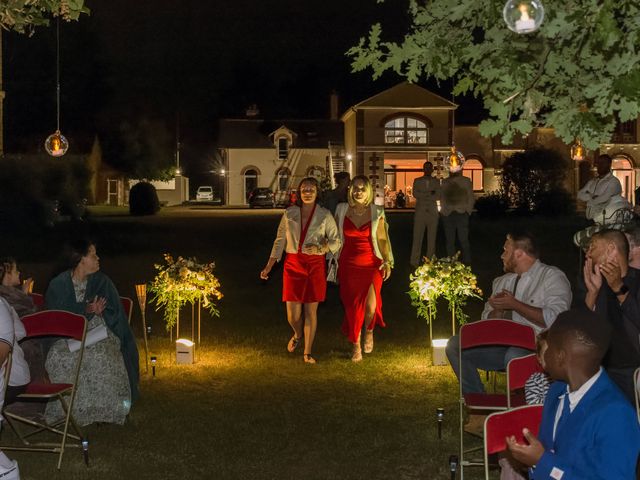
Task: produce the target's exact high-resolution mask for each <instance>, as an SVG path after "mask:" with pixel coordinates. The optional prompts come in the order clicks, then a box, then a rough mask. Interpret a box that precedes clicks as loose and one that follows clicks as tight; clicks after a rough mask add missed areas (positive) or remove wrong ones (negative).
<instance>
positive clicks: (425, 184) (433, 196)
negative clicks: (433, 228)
mask: <svg viewBox="0 0 640 480" xmlns="http://www.w3.org/2000/svg"><path fill="white" fill-rule="evenodd" d="M411 194H412V195H413V196H414V198H415V199H416V211H420V210H424V211H430V212H435V213H437V212H438V204H437V201H438V200H440V180H438V179H437V178H433V177H428V176H426V175H424V176H422V177H418V178H416V179H415V180H414V181H413V190H412V191H411Z"/></svg>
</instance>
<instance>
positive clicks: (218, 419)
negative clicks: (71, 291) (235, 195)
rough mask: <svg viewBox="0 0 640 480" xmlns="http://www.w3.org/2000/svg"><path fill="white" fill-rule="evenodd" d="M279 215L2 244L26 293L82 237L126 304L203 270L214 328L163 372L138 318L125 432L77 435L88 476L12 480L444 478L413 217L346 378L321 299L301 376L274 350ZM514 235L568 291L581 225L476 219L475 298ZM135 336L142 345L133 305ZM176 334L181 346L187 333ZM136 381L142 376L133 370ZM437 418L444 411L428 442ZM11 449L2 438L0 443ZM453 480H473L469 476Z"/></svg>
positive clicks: (134, 226) (68, 459)
mask: <svg viewBox="0 0 640 480" xmlns="http://www.w3.org/2000/svg"><path fill="white" fill-rule="evenodd" d="M278 216H279V212H274V211H272V210H265V211H258V212H254V211H242V210H229V211H226V210H220V209H210V210H207V209H188V208H176V209H164V210H163V211H162V213H161V214H160V215H158V216H155V217H150V218H131V217H129V216H127V215H122V212H118V211H116V210H103V211H95V212H94V214H93V215H92V217H91V220H90V221H89V222H84V223H80V224H62V225H59V226H58V227H56V229H55V230H52V231H48V232H44V233H37V234H36V233H34V232H30V233H29V232H27V233H15V232H14V234H13V235H11V236H8V235H6V234H5V235H2V237H1V238H0V247H1V252H2V254H9V255H13V256H16V257H17V258H18V260H19V261H20V262H21V264H22V266H23V271H25V272H26V273H27V274H30V275H33V276H34V278H35V280H36V287H35V289H36V291H43V290H44V288H45V285H46V283H47V279H48V278H49V277H50V275H51V272H52V270H53V265H54V263H55V260H56V257H57V254H58V252H59V251H60V246H61V245H62V243H63V242H64V240H65V238H68V237H69V236H70V235H78V234H90V235H91V236H92V237H93V238H95V239H96V241H97V244H98V253H99V255H100V257H101V266H102V270H103V271H104V272H105V273H107V274H108V275H110V276H111V278H112V279H113V280H114V282H115V283H116V285H117V286H118V288H119V289H120V291H121V294H122V295H128V296H131V297H135V294H134V287H133V286H134V284H136V283H140V282H145V281H149V280H151V279H152V278H153V275H154V268H153V264H154V263H159V262H161V261H162V254H163V253H164V252H168V253H172V254H173V255H175V256H177V255H183V256H196V257H197V258H198V259H199V260H200V261H211V260H214V261H215V262H216V265H217V268H216V271H217V274H218V275H219V277H220V279H221V282H222V288H223V292H224V294H225V297H224V298H223V300H222V301H221V302H220V311H221V317H220V318H214V319H210V318H209V317H208V316H207V315H205V314H203V341H202V345H201V348H200V349H199V351H198V361H197V363H196V364H195V365H192V366H176V365H174V356H173V352H174V347H173V346H172V345H171V343H170V341H169V337H168V334H167V333H166V332H165V331H164V329H163V327H162V323H161V314H160V313H158V312H155V311H154V310H153V308H148V315H147V317H148V321H149V323H150V324H151V325H152V330H153V333H152V338H151V343H150V348H151V351H152V352H153V354H155V355H157V356H158V366H157V372H156V376H155V377H152V376H151V375H150V374H146V375H145V374H144V373H143V375H142V379H141V392H142V398H141V400H140V401H139V402H138V403H137V404H136V405H134V408H133V411H132V413H131V415H130V417H129V419H128V421H127V423H126V425H125V426H123V427H118V426H112V425H102V426H95V425H94V426H91V427H89V428H88V429H87V433H88V436H89V439H90V451H91V462H90V465H89V467H85V465H84V464H83V462H82V457H81V455H80V454H79V453H78V452H77V451H76V450H70V451H69V452H68V453H67V454H66V455H65V460H64V463H63V469H62V471H61V472H60V473H54V470H55V458H54V456H53V455H47V454H42V455H36V456H34V455H31V456H28V457H27V456H25V455H24V454H20V453H14V452H9V455H10V456H14V457H15V458H17V459H18V461H19V463H20V467H21V471H22V478H24V479H45V478H47V479H48V478H55V479H58V478H59V479H109V478H125V479H129V478H136V479H152V478H153V479H156V478H164V479H174V478H175V479H178V478H196V479H209V478H211V479H298V478H300V479H305V480H315V479H327V478H341V479H360V478H375V479H387V478H388V479H414V478H415V479H417V478H421V479H432V478H450V477H449V471H448V457H449V455H450V454H452V453H457V443H458V433H457V432H458V421H457V382H456V380H455V377H454V376H453V374H452V373H451V370H450V369H449V368H448V367H434V366H431V363H430V356H429V351H428V348H427V347H428V345H427V332H428V327H427V325H426V324H425V322H424V321H422V320H418V319H416V316H415V311H414V310H413V309H412V307H411V305H410V304H409V298H408V296H407V294H406V291H407V289H408V275H409V267H408V258H409V249H410V247H411V245H410V243H411V222H412V216H411V214H409V213H408V212H400V213H392V214H390V232H391V240H392V244H393V248H394V253H395V256H396V269H395V270H394V272H393V275H392V278H391V279H390V280H389V282H388V283H387V284H386V285H385V287H384V289H383V301H384V314H385V321H386V322H387V325H388V327H387V328H386V329H384V330H380V331H377V334H376V345H375V350H374V353H373V354H371V355H367V356H365V359H364V361H363V362H361V363H360V364H352V363H351V362H350V361H349V360H348V356H349V345H348V344H347V343H346V341H345V340H344V339H343V338H342V337H341V335H340V334H339V326H340V322H341V316H342V312H341V308H340V304H339V300H338V297H337V291H336V289H335V288H331V289H330V290H329V294H328V299H327V301H326V302H325V304H324V305H322V306H321V309H320V311H319V318H320V321H319V329H318V335H317V337H316V338H317V340H316V346H315V354H316V358H317V359H318V364H317V365H315V366H309V365H305V364H304V363H303V362H302V355H301V352H299V353H297V354H294V355H290V354H288V353H287V352H286V350H285V347H286V343H287V341H288V339H289V337H290V334H291V332H290V329H289V327H288V325H287V322H286V318H285V313H284V307H283V305H282V303H281V302H280V294H281V280H282V278H281V270H277V271H276V272H275V273H274V274H273V276H272V278H271V279H270V280H269V281H268V282H262V281H261V280H259V278H258V273H259V271H260V269H261V268H262V267H263V265H264V263H265V262H266V260H267V256H268V254H269V251H270V248H271V242H272V241H273V236H274V235H275V230H276V227H277V222H278ZM512 224H514V225H520V226H523V225H524V226H527V227H529V228H530V229H531V230H532V231H533V232H534V233H537V234H538V235H540V237H541V244H542V251H543V260H544V261H546V262H547V263H551V264H555V265H557V266H559V267H561V268H562V269H563V270H565V272H566V273H567V275H568V277H569V279H570V280H571V281H572V283H575V282H574V280H575V278H576V274H577V267H578V262H579V256H578V251H577V249H576V248H575V247H573V245H572V244H571V236H572V234H573V233H574V232H575V230H577V229H579V228H581V227H582V225H583V221H582V220H581V219H578V218H573V217H572V218H559V219H543V218H514V219H509V220H507V219H504V220H502V221H480V220H477V219H474V220H473V222H472V228H471V237H472V243H473V269H474V271H475V272H476V273H477V274H478V276H479V279H480V286H481V288H483V290H484V291H489V290H490V285H491V280H492V278H493V277H495V276H496V275H498V274H499V273H500V271H501V263H500V261H499V258H498V257H499V255H500V253H501V248H502V243H503V240H504V234H505V233H506V231H507V230H508V228H509V225H512ZM439 246H443V242H442V239H440V241H439ZM439 253H444V252H439ZM481 307H482V303H481V302H471V303H470V304H469V306H468V308H467V313H469V314H470V315H471V316H472V317H477V316H478V315H479V312H480V310H481ZM188 313H189V312H187V311H185V313H184V315H183V320H187V319H188V316H189V315H188ZM449 318H450V317H449V314H448V312H447V311H446V307H444V306H443V307H442V308H441V310H440V317H439V318H438V320H437V323H436V325H435V332H436V335H437V336H446V335H447V334H448V332H449V328H450V321H449ZM189 320H190V319H189ZM183 323H188V324H190V321H186V322H183ZM133 324H134V330H135V332H136V335H137V336H138V337H140V334H141V329H140V315H139V311H138V309H137V306H136V310H135V311H134V319H133ZM189 327H190V325H189V326H187V329H186V330H183V331H182V332H181V333H183V335H184V334H187V335H188V334H189ZM140 346H141V343H140ZM140 351H141V352H143V350H142V348H141V349H140ZM141 367H142V369H143V372H144V362H141ZM437 407H443V408H445V412H446V413H445V421H444V429H443V438H442V440H438V437H437V422H436V416H435V410H436V408H437ZM11 437H12V434H11V433H10V432H9V431H8V430H6V429H5V430H4V431H3V442H4V441H9V440H11ZM467 473H468V475H467V478H480V477H481V472H480V471H479V470H478V469H475V470H473V469H469V470H467Z"/></svg>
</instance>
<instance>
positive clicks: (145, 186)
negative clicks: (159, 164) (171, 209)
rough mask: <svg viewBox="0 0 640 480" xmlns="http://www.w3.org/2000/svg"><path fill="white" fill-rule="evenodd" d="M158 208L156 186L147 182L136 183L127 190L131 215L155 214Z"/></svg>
mask: <svg viewBox="0 0 640 480" xmlns="http://www.w3.org/2000/svg"><path fill="white" fill-rule="evenodd" d="M158 210H160V201H159V200H158V193H157V192H156V187H154V186H153V185H151V184H150V183H149V182H140V183H136V184H135V185H134V186H133V187H131V190H130V191H129V213H130V214H131V215H155V214H156V213H157V212H158Z"/></svg>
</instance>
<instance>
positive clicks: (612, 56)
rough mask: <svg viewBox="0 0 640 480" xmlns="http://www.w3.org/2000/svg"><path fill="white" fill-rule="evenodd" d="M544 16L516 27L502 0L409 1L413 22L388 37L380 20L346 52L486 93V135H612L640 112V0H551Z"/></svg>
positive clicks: (380, 68)
mask: <svg viewBox="0 0 640 480" xmlns="http://www.w3.org/2000/svg"><path fill="white" fill-rule="evenodd" d="M379 1H380V0H379ZM544 5H545V20H544V22H543V24H542V26H541V28H540V29H539V30H538V31H537V32H534V33H530V34H527V35H518V34H516V33H514V32H512V31H511V30H509V29H508V28H507V27H506V25H505V23H504V21H503V19H502V8H503V6H504V1H503V0H499V1H498V0H489V1H482V2H478V1H477V0H430V1H420V2H418V1H416V0H410V8H409V13H410V15H411V17H412V26H411V28H410V31H409V32H408V33H407V34H406V35H405V37H404V39H403V40H402V41H401V42H390V41H384V40H383V35H382V27H381V25H380V24H376V25H373V26H372V27H371V30H370V31H369V35H368V37H367V38H361V39H360V42H359V44H358V45H357V46H355V47H353V48H351V49H350V50H349V51H348V52H347V54H348V55H350V56H351V57H352V58H353V63H352V67H353V69H354V71H361V70H364V69H367V68H371V69H372V70H373V76H374V78H377V77H379V76H380V75H382V73H383V72H385V71H387V70H393V71H395V72H397V73H399V74H400V75H402V76H405V77H406V78H407V79H408V80H409V81H412V82H416V81H418V80H419V79H421V78H423V77H427V78H434V79H436V80H445V79H452V80H453V81H454V84H455V87H454V92H453V93H454V94H455V95H460V94H465V93H472V94H473V95H475V96H477V97H481V98H482V100H483V102H484V105H485V107H486V108H487V109H488V111H489V118H488V119H486V120H484V121H483V122H482V123H481V124H480V132H481V133H482V134H483V135H485V136H491V135H501V136H502V140H503V142H505V143H508V142H510V141H511V138H512V137H513V135H514V134H515V133H517V132H520V133H522V134H527V133H529V132H530V131H531V130H532V128H534V127H536V126H548V127H553V128H554V129H555V131H556V135H558V136H559V137H560V138H561V139H562V140H563V141H564V142H565V143H567V144H570V143H572V142H573V141H574V139H576V138H580V139H581V140H582V141H583V143H584V144H585V145H586V147H587V148H590V149H595V148H597V147H598V145H599V144H600V143H608V142H609V141H610V139H611V134H612V131H613V129H614V127H615V124H616V120H617V119H618V120H620V121H623V122H624V121H627V120H631V119H635V118H637V117H638V115H639V114H640V3H639V2H638V1H636V0H545V2H544Z"/></svg>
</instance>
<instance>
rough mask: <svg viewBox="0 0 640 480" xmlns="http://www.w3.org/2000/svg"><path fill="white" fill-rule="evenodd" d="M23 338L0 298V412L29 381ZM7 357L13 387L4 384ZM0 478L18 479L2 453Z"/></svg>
mask: <svg viewBox="0 0 640 480" xmlns="http://www.w3.org/2000/svg"><path fill="white" fill-rule="evenodd" d="M24 336H25V329H24V325H22V322H20V319H19V318H18V315H17V314H16V312H15V310H13V309H12V308H11V306H9V304H7V302H6V301H5V300H3V299H2V298H0V411H1V410H2V408H3V406H4V403H5V402H6V403H10V401H11V400H12V398H15V396H16V395H18V394H20V393H21V392H23V391H24V388H25V386H26V384H27V383H29V381H30V377H29V368H28V367H27V364H26V362H25V360H24V356H23V354H22V350H21V349H20V345H19V344H18V340H19V339H20V338H24ZM9 356H12V357H13V358H12V364H11V372H10V373H9V385H18V386H14V387H9V386H7V385H5V384H4V374H5V368H7V362H8V360H9ZM0 478H2V479H3V480H17V479H19V478H20V473H19V470H18V464H17V462H16V461H15V460H10V459H9V458H8V457H7V456H6V455H5V454H4V453H3V452H2V451H0Z"/></svg>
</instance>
